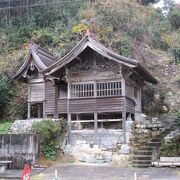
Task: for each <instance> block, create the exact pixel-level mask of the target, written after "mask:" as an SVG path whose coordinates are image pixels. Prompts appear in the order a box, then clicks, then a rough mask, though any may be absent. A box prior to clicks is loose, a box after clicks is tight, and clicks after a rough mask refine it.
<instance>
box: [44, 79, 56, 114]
mask: <svg viewBox="0 0 180 180" xmlns="http://www.w3.org/2000/svg"><path fill="white" fill-rule="evenodd" d="M54 112H55V87H54V85H53V82H52V81H47V82H46V83H45V114H54Z"/></svg>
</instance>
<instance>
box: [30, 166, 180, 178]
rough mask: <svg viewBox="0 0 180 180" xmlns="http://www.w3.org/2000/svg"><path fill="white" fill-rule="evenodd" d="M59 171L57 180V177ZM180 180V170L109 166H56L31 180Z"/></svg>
mask: <svg viewBox="0 0 180 180" xmlns="http://www.w3.org/2000/svg"><path fill="white" fill-rule="evenodd" d="M55 171H57V178H56V176H55ZM55 179H56V180H180V168H131V167H112V166H109V165H107V164H105V165H95V164H82V163H81V164H69V165H55V166H53V167H51V168H48V169H47V170H45V171H43V172H41V173H40V174H37V175H34V176H32V177H31V180H55Z"/></svg>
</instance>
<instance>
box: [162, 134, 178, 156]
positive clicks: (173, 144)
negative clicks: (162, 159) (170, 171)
mask: <svg viewBox="0 0 180 180" xmlns="http://www.w3.org/2000/svg"><path fill="white" fill-rule="evenodd" d="M160 155H161V156H167V157H176V156H180V136H177V137H174V138H172V139H171V140H170V142H164V143H162V144H161V147H160Z"/></svg>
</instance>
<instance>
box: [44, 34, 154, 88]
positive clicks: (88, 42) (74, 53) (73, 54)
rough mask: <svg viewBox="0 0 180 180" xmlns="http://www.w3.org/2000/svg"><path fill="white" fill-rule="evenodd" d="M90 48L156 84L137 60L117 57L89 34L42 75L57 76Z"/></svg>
mask: <svg viewBox="0 0 180 180" xmlns="http://www.w3.org/2000/svg"><path fill="white" fill-rule="evenodd" d="M87 47H89V48H91V49H92V50H94V51H95V52H97V53H99V54H100V55H102V56H104V57H106V58H108V59H110V60H113V61H116V62H118V63H120V64H122V65H124V66H127V67H130V68H132V69H134V71H136V72H137V73H138V74H139V75H140V76H141V77H142V78H143V79H144V80H145V81H148V82H151V83H154V84H156V83H157V80H156V79H155V78H154V77H153V76H152V75H151V73H150V72H149V71H148V70H147V69H146V68H145V67H144V66H143V65H142V64H141V63H140V62H139V61H137V60H135V59H130V58H127V57H124V56H121V55H118V54H116V53H114V52H113V51H111V50H110V49H108V48H106V47H105V46H104V45H102V44H101V43H99V42H97V41H96V40H95V39H94V38H93V37H92V36H91V35H90V34H88V35H86V36H85V37H84V38H83V39H82V40H81V41H80V42H79V43H78V44H77V45H76V46H75V47H74V48H73V49H72V50H71V51H70V52H69V53H67V54H66V55H65V56H64V57H63V58H62V59H60V60H59V61H57V62H56V63H54V64H52V65H51V66H50V67H48V68H47V69H45V70H44V71H43V73H44V74H45V75H52V76H57V74H59V73H60V72H61V69H62V68H63V67H65V66H66V65H67V64H69V63H70V62H71V61H73V60H74V59H76V58H78V56H79V55H80V54H81V53H82V52H83V51H84V50H85V49H86V48H87Z"/></svg>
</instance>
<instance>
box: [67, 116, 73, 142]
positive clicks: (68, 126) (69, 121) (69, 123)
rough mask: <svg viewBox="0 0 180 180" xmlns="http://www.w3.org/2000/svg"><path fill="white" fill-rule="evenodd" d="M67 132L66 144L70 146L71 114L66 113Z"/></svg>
mask: <svg viewBox="0 0 180 180" xmlns="http://www.w3.org/2000/svg"><path fill="white" fill-rule="evenodd" d="M67 130H68V144H70V145H72V133H71V114H70V113H68V124H67Z"/></svg>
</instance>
